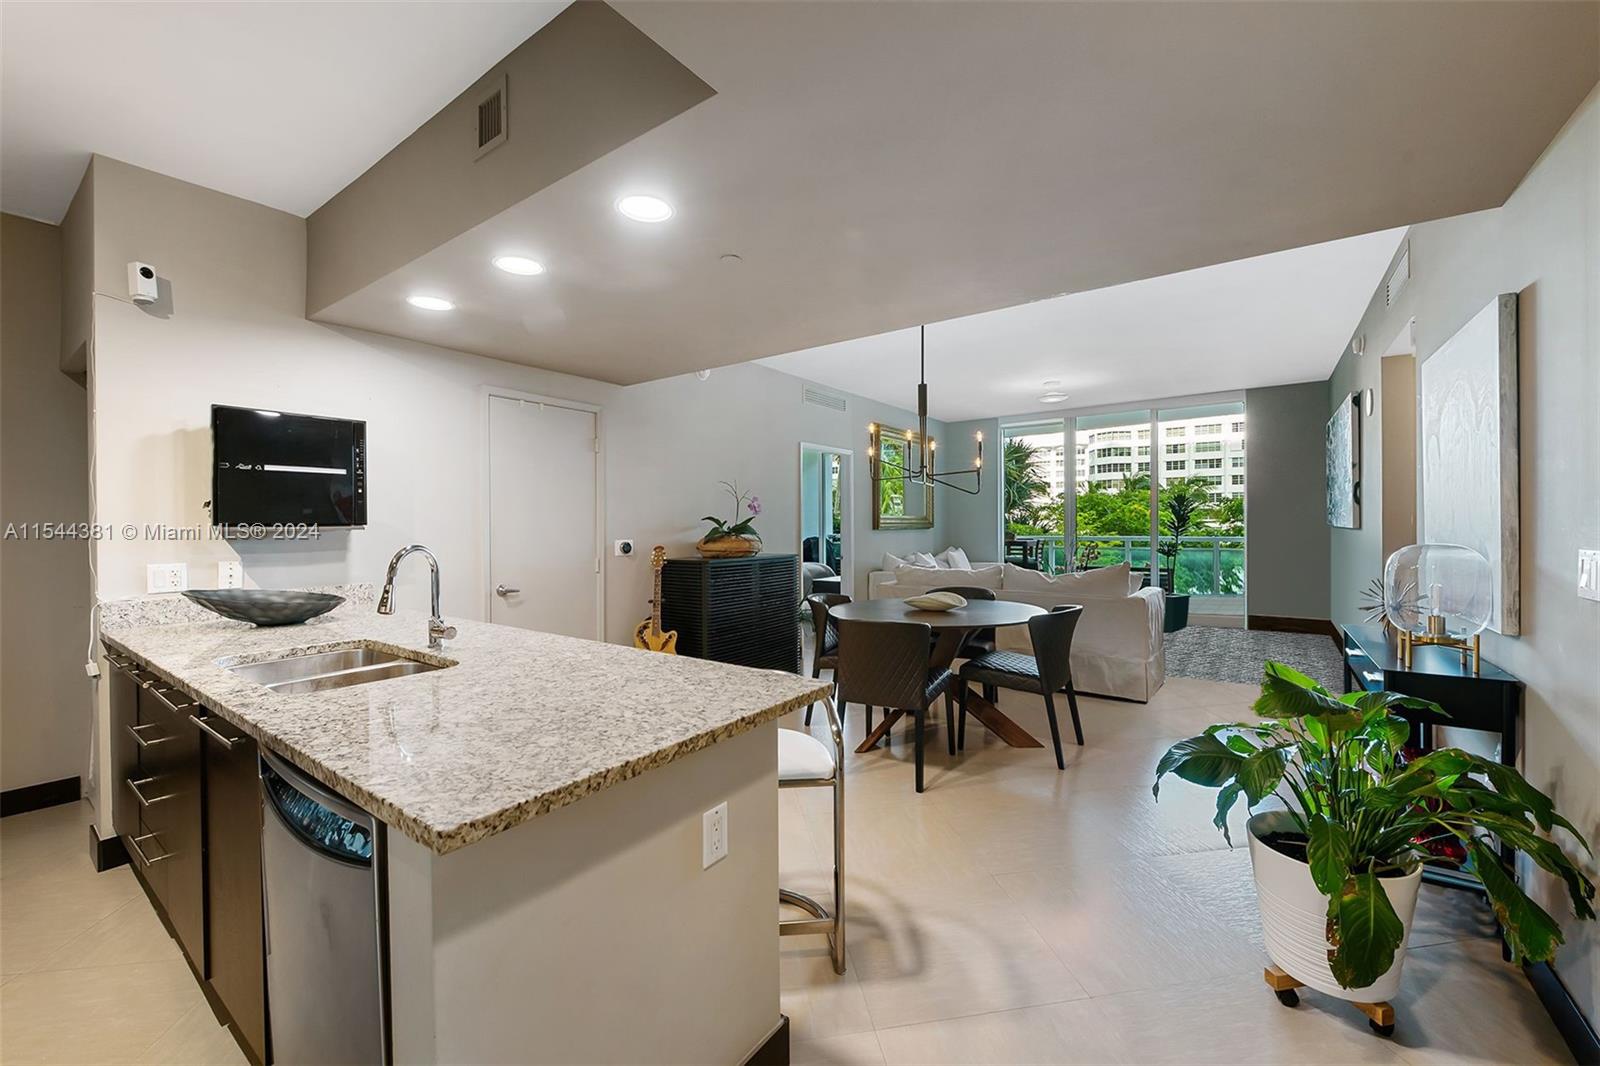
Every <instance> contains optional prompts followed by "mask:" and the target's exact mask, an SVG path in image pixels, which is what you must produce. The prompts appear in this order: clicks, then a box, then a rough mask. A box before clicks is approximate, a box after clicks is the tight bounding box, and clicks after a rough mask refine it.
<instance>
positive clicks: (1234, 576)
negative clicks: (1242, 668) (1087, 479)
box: [1006, 535, 1245, 596]
mask: <svg viewBox="0 0 1600 1066" xmlns="http://www.w3.org/2000/svg"><path fill="white" fill-rule="evenodd" d="M1244 544H1245V539H1244V538H1243V537H1217V536H1213V537H1183V538H1181V540H1180V543H1179V548H1178V558H1177V571H1178V572H1177V574H1176V575H1175V577H1174V580H1173V591H1174V592H1177V593H1180V594H1188V595H1192V596H1242V595H1244ZM1073 555H1074V549H1073V547H1072V546H1071V545H1069V543H1068V538H1065V537H1058V536H1057V537H1051V536H1019V537H1013V538H1009V539H1008V540H1007V542H1006V556H1007V558H1008V559H1010V560H1011V561H1013V562H1015V561H1018V559H1019V558H1026V560H1027V561H1028V563H1029V564H1030V565H1034V566H1037V567H1038V568H1039V569H1040V570H1043V571H1045V572H1047V573H1051V574H1059V573H1062V572H1064V571H1067V570H1072V569H1075V567H1074V565H1073ZM1076 555H1077V557H1078V559H1079V561H1080V562H1081V563H1082V564H1083V565H1084V566H1085V567H1087V568H1093V567H1100V566H1116V565H1117V564H1118V563H1128V564H1129V565H1131V566H1132V567H1133V569H1135V570H1148V569H1149V568H1150V538H1149V537H1110V536H1099V535H1094V536H1081V537H1078V538H1076ZM1159 562H1160V565H1161V566H1162V567H1163V568H1165V567H1166V565H1167V560H1166V558H1165V557H1164V556H1163V557H1161V558H1160V560H1159Z"/></svg>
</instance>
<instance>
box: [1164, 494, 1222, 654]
mask: <svg viewBox="0 0 1600 1066" xmlns="http://www.w3.org/2000/svg"><path fill="white" fill-rule="evenodd" d="M1210 511H1211V488H1210V486H1209V485H1207V484H1206V483H1205V482H1203V481H1200V480H1198V479H1196V478H1187V477H1179V478H1173V479H1172V480H1171V481H1168V482H1167V483H1166V484H1165V485H1163V486H1162V487H1161V532H1162V534H1163V536H1162V539H1161V544H1160V547H1159V551H1160V555H1161V558H1162V559H1164V560H1165V561H1166V565H1165V566H1164V567H1162V570H1163V573H1162V575H1161V577H1162V581H1161V588H1162V591H1163V592H1165V593H1166V614H1165V621H1164V622H1163V625H1162V628H1163V629H1164V630H1165V631H1166V632H1168V633H1176V632H1177V631H1178V630H1180V629H1182V628H1183V627H1184V626H1186V625H1188V624H1189V594H1188V593H1179V592H1178V553H1179V552H1180V551H1182V549H1183V538H1184V537H1186V536H1188V535H1189V531H1190V530H1191V529H1192V528H1194V526H1195V524H1196V523H1197V522H1199V521H1200V520H1201V519H1202V518H1203V517H1205V516H1206V515H1207V514H1208V513H1209V512H1210Z"/></svg>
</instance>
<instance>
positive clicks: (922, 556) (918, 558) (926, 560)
mask: <svg viewBox="0 0 1600 1066" xmlns="http://www.w3.org/2000/svg"><path fill="white" fill-rule="evenodd" d="M906 565H907V566H931V567H938V565H939V563H938V560H936V559H934V557H933V556H931V555H929V554H928V553H927V552H912V553H911V554H910V555H908V556H906Z"/></svg>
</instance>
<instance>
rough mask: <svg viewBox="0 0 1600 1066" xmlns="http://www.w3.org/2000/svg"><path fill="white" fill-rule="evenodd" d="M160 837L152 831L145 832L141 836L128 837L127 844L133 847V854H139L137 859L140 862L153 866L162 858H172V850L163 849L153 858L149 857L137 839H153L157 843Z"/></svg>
mask: <svg viewBox="0 0 1600 1066" xmlns="http://www.w3.org/2000/svg"><path fill="white" fill-rule="evenodd" d="M160 839H161V838H160V837H158V836H156V835H155V834H154V833H146V834H145V835H144V836H142V837H129V838H128V846H129V847H131V848H132V849H133V853H134V854H135V855H137V856H139V861H140V862H142V863H144V865H146V866H154V865H155V864H156V863H158V862H160V861H161V860H162V859H170V858H172V852H170V851H166V850H163V851H162V852H161V854H160V855H157V856H156V857H155V858H153V859H152V858H150V857H149V856H148V855H146V854H145V853H144V848H142V847H140V846H139V841H141V840H154V841H156V842H158V843H159V842H160Z"/></svg>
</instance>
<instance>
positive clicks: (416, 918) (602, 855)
mask: <svg viewBox="0 0 1600 1066" xmlns="http://www.w3.org/2000/svg"><path fill="white" fill-rule="evenodd" d="M185 606H186V605H185ZM191 617H192V616H191ZM152 621H156V622H161V621H165V622H166V624H147V623H150V622H152ZM452 621H453V622H454V624H455V625H456V627H457V631H458V632H457V636H456V637H455V638H454V639H451V640H448V641H446V642H445V643H444V645H443V646H442V647H441V648H438V649H430V648H429V647H428V646H427V616H426V615H425V614H421V613H414V612H397V613H395V614H394V615H391V616H380V615H378V614H376V613H375V612H374V611H373V609H372V607H371V605H370V602H368V603H365V604H363V603H356V602H353V603H350V604H346V605H345V606H343V607H341V608H339V609H338V610H336V611H334V612H332V613H331V614H328V615H326V616H324V617H322V618H318V619H314V620H313V621H311V622H308V623H306V624H304V625H299V626H291V627H285V628H280V629H257V628H253V627H251V626H248V625H245V624H243V623H236V622H229V621H225V620H222V619H215V618H210V617H209V616H208V620H204V621H197V620H183V621H176V622H174V621H170V620H167V619H151V618H143V619H141V618H139V617H137V614H136V613H135V614H132V615H128V614H125V615H123V616H121V617H118V616H115V615H113V614H110V613H108V615H107V621H106V623H105V624H104V626H103V632H102V639H103V641H104V643H105V645H106V647H107V649H108V651H109V652H110V653H111V655H113V656H116V658H117V659H118V660H120V661H121V662H122V663H124V664H125V665H126V666H128V667H129V669H130V670H131V671H132V674H131V676H133V677H134V678H135V679H136V680H139V681H140V683H141V684H145V685H148V686H151V687H153V688H154V689H155V690H156V691H157V692H158V693H161V692H164V693H165V695H163V696H161V700H162V702H163V703H165V704H167V706H173V705H175V704H176V705H178V706H183V705H185V704H193V706H194V707H195V708H196V709H197V711H196V717H197V718H202V719H205V720H206V721H205V722H202V723H200V728H201V729H202V730H205V731H206V732H208V733H212V734H213V735H215V734H216V733H218V732H221V733H224V734H227V733H237V734H240V735H242V736H243V737H248V738H249V739H250V740H252V741H253V742H254V743H255V744H256V745H257V746H259V748H260V749H261V750H263V751H265V752H268V753H270V754H272V755H274V756H276V757H277V758H279V759H280V760H282V761H283V762H286V763H288V764H290V765H291V766H292V767H293V768H295V769H297V770H299V771H302V772H304V773H305V774H306V775H309V776H310V777H311V778H313V779H314V780H315V781H316V782H318V783H320V784H321V785H322V786H324V787H325V788H327V789H328V790H329V791H331V792H333V793H335V794H336V795H337V797H338V798H340V799H342V800H344V801H347V802H348V803H350V804H353V805H354V806H355V807H358V808H360V809H361V810H363V811H366V812H370V814H371V815H372V816H373V817H374V818H375V819H376V820H377V822H378V823H380V828H379V830H378V837H379V839H378V842H377V847H376V851H377V854H378V856H379V859H378V860H377V862H376V870H377V876H378V878H379V881H380V885H381V888H380V890H379V900H380V915H381V918H380V926H381V929H382V934H381V936H382V943H383V949H384V951H383V953H384V954H385V955H386V960H387V986H388V988H387V1010H386V1012H385V1013H386V1015H387V1025H388V1029H389V1039H390V1043H391V1048H392V1056H391V1057H392V1060H393V1061H396V1062H467V1061H471V1062H579V1061H652V1062H667V1061H678V1062H728V1063H736V1062H740V1061H743V1060H744V1059H745V1058H746V1057H747V1056H749V1055H750V1054H751V1053H752V1052H753V1051H754V1050H756V1049H757V1048H758V1047H760V1046H761V1045H762V1044H763V1043H764V1042H765V1041H766V1040H767V1038H768V1037H769V1036H770V1035H771V1034H772V1033H773V1032H774V1031H775V1029H776V1028H777V1026H778V1024H779V1014H778V964H777V939H776V929H775V921H776V894H777V887H778V886H777V787H776V741H775V737H774V730H775V728H776V727H775V725H774V722H775V719H777V718H778V717H779V716H781V715H783V714H785V713H787V712H788V711H790V710H793V709H795V708H797V707H801V706H804V705H805V704H807V703H809V702H811V701H813V700H815V699H819V698H821V697H822V696H824V695H826V694H827V692H828V691H829V686H827V685H826V684H822V683H819V682H817V681H815V680H813V679H809V678H801V677H798V676H796V675H793V674H785V673H780V672H775V671H758V670H749V669H744V668H741V667H734V666H728V665H724V664H720V663H713V662H707V661H704V660H696V659H684V658H675V657H670V656H664V655H655V654H651V653H647V652H640V651H636V650H634V649H631V648H624V647H619V646H615V645H608V644H601V643H597V642H594V641H586V640H578V639H574V638H569V637H561V636H555V635H552V634H545V633H536V632H530V631H526V630H520V629H513V628H509V627H504V626H495V625H490V624H486V623H476V622H470V621H464V620H452ZM336 649H366V654H371V655H375V656H385V657H400V658H403V659H404V660H405V661H407V662H411V663H418V664H422V665H421V666H418V667H417V668H416V669H418V670H419V671H423V672H416V673H412V674H409V675H408V676H396V677H389V678H387V679H384V680H375V681H369V682H366V683H362V684H353V685H349V686H348V687H333V688H324V689H320V690H315V691H293V686H288V687H287V688H280V689H278V690H273V689H269V688H267V687H264V685H263V683H262V681H261V680H260V675H259V674H258V675H257V677H256V678H252V677H251V676H249V675H250V673H251V671H250V670H249V669H248V667H250V666H251V665H252V664H256V663H260V662H263V661H267V660H274V659H281V658H284V657H286V656H291V655H300V654H304V653H306V652H321V651H329V650H336ZM241 667H242V668H245V669H243V670H240V669H239V668H241ZM236 671H238V672H236ZM217 719H220V721H217ZM207 723H209V728H208V726H207ZM218 726H220V727H222V728H221V729H220V730H219V729H218V728H217V727H218ZM139 728H142V727H139ZM146 736H147V737H148V736H149V734H146ZM131 772H132V773H134V774H137V773H138V772H139V771H131ZM130 780H132V778H130ZM152 788H154V786H149V787H147V788H146V789H145V791H144V792H140V791H139V790H138V789H137V788H134V789H130V790H129V791H131V792H132V793H133V795H134V796H135V797H139V799H138V802H139V804H141V805H142V804H144V803H145V799H146V798H147V797H146V796H145V793H147V792H149V791H150V790H151V789H152ZM118 802H119V803H120V802H121V796H120V793H119V799H118ZM722 803H726V804H727V829H726V834H727V842H728V848H727V852H728V853H727V856H726V857H725V858H723V859H721V860H720V861H717V862H715V863H714V864H712V865H710V866H705V865H704V862H703V856H702V844H703V839H702V832H703V831H702V815H703V814H704V813H705V812H707V811H710V810H711V809H712V808H714V807H716V806H717V805H718V804H722ZM207 809H208V810H212V809H213V808H210V807H208V808H207ZM210 820H211V821H212V822H216V821H218V820H219V819H218V818H217V816H216V815H214V814H213V815H212V816H211V819H210ZM139 824H140V823H137V822H135V823H134V828H132V829H130V830H129V831H128V832H131V833H133V834H134V835H135V836H140V835H141V834H140V829H139ZM226 829H227V827H226V826H225V825H220V824H208V825H207V826H206V830H205V831H206V833H207V834H208V835H210V836H213V837H215V836H217V834H219V833H225V832H226ZM119 832H122V829H121V826H120V825H119ZM246 832H248V827H247V828H246ZM219 839H220V838H219ZM155 843H156V842H154V841H147V847H149V848H154V847H155ZM162 846H163V847H164V846H165V844H164V842H163V844H162ZM207 850H208V854H209V852H210V851H214V850H216V849H215V846H212V847H211V848H209V849H207ZM151 858H152V857H151V856H149V855H148V854H146V855H145V857H144V859H141V858H140V856H138V855H136V856H135V860H134V861H135V867H136V868H139V867H140V866H141V864H142V863H143V862H144V861H145V859H151ZM161 865H162V864H161V863H160V862H159V861H156V862H155V863H154V864H153V865H146V866H145V868H144V869H143V870H141V876H142V878H143V877H144V875H146V874H149V875H151V877H150V880H153V878H154V872H159V870H160V867H161ZM177 868H178V864H176V863H173V864H171V865H170V866H168V867H167V869H168V870H169V871H172V870H176V869H177ZM211 880H212V881H213V882H214V881H216V880H217V878H216V876H215V875H212V877H211ZM147 887H148V882H147ZM269 906H270V901H269ZM216 909H217V908H216V907H215V906H214V905H213V906H212V907H211V908H209V912H211V913H214V912H215V911H216ZM169 917H170V916H169ZM171 922H172V924H177V919H176V918H172V920H171ZM212 924H213V926H214V925H215V922H214V920H213V922H212ZM210 941H211V944H212V947H213V949H215V947H216V946H217V945H218V944H220V943H224V942H225V938H224V937H221V936H219V935H218V934H217V933H216V932H215V930H213V932H212V936H211V938H210ZM183 942H184V941H183V938H182V937H180V943H183ZM187 947H188V945H186V949H187ZM190 954H191V964H192V965H194V966H195V968H196V972H197V974H201V975H202V977H204V976H205V971H206V969H207V964H203V963H197V962H196V960H195V959H194V957H193V955H194V952H192V951H191V952H190ZM201 954H202V955H204V954H205V953H203V952H202V953H201ZM315 977H316V975H307V980H314V979H315ZM268 1011H269V1013H270V1011H271V1005H270V1004H269V1005H268ZM278 1022H279V1019H277V1018H274V1023H273V1024H274V1027H275V1026H276V1025H277V1024H278Z"/></svg>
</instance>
